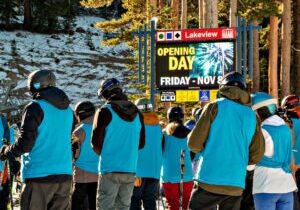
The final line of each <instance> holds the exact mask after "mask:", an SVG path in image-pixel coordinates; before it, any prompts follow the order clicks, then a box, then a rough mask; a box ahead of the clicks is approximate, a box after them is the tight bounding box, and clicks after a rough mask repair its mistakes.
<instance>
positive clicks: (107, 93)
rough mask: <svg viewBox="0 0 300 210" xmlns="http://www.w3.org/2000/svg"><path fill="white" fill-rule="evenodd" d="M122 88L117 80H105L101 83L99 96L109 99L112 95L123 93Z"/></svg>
mask: <svg viewBox="0 0 300 210" xmlns="http://www.w3.org/2000/svg"><path fill="white" fill-rule="evenodd" d="M121 92H122V88H121V86H120V82H119V81H118V80H117V79H116V78H110V79H105V80H103V81H102V82H101V83H100V88H99V90H98V96H99V97H100V96H103V97H104V98H105V99H109V98H111V97H112V95H114V94H117V93H121Z"/></svg>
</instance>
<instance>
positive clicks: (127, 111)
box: [107, 100, 139, 121]
mask: <svg viewBox="0 0 300 210" xmlns="http://www.w3.org/2000/svg"><path fill="white" fill-rule="evenodd" d="M107 103H108V104H110V105H111V107H112V108H113V110H114V111H115V112H117V114H118V115H119V116H120V117H121V118H123V119H125V120H128V121H132V120H134V119H135V117H136V115H137V114H138V113H139V110H138V108H137V107H136V106H135V105H134V104H133V103H132V102H130V101H127V100H114V101H109V102H107Z"/></svg>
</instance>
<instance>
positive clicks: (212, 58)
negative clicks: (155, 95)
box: [155, 28, 236, 90]
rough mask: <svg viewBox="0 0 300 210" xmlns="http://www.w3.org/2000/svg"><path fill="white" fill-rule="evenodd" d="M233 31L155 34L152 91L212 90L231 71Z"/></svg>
mask: <svg viewBox="0 0 300 210" xmlns="http://www.w3.org/2000/svg"><path fill="white" fill-rule="evenodd" d="M235 36H236V31H235V29H234V28H225V29H222V28H216V29H196V30H189V29H187V30H183V31H160V32H157V43H156V71H155V75H156V76H155V77H156V88H157V89H160V90H179V89H214V88H217V87H218V86H219V82H220V81H221V79H222V77H223V76H224V74H226V73H228V72H231V71H234V65H235V62H234V61H235V40H234V38H235Z"/></svg>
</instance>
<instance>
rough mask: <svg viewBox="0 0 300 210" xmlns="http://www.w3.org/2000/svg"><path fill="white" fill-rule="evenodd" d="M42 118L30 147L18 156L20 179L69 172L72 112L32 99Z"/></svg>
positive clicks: (70, 172) (70, 164)
mask: <svg viewBox="0 0 300 210" xmlns="http://www.w3.org/2000/svg"><path fill="white" fill-rule="evenodd" d="M34 102H36V103H38V104H39V105H40V107H41V109H42V110H43V113H44V118H43V121H42V122H41V124H40V125H39V127H38V133H37V137H36V139H35V143H34V146H33V148H32V150H31V151H30V152H29V153H25V154H23V155H22V178H23V179H27V178H37V177H46V176H49V175H61V174H67V175H72V150H71V133H72V125H73V111H72V110H71V108H70V107H69V108H67V109H58V108H56V107H55V106H53V105H52V104H50V103H48V102H47V101H45V100H35V101H34Z"/></svg>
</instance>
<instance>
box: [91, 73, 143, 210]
mask: <svg viewBox="0 0 300 210" xmlns="http://www.w3.org/2000/svg"><path fill="white" fill-rule="evenodd" d="M98 96H100V97H103V98H104V99H105V101H106V102H105V104H104V105H103V106H102V107H101V108H100V109H97V111H96V114H95V118H94V122H93V131H92V148H93V150H94V151H95V152H96V154H98V155H99V168H98V170H99V173H100V175H99V179H98V190H97V210H99V209H100V210H112V209H114V210H115V209H122V210H126V209H129V208H130V201H131V195H132V191H133V187H134V180H135V173H136V167H137V159H138V150H139V149H142V148H143V147H144V144H145V126H144V121H143V115H142V114H141V113H140V112H139V110H138V108H137V107H136V105H134V103H132V102H130V101H129V100H128V98H127V96H126V94H125V93H124V92H123V89H122V88H121V84H120V82H119V81H118V80H117V79H116V78H109V79H105V80H103V81H102V82H101V84H100V88H99V90H98Z"/></svg>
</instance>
